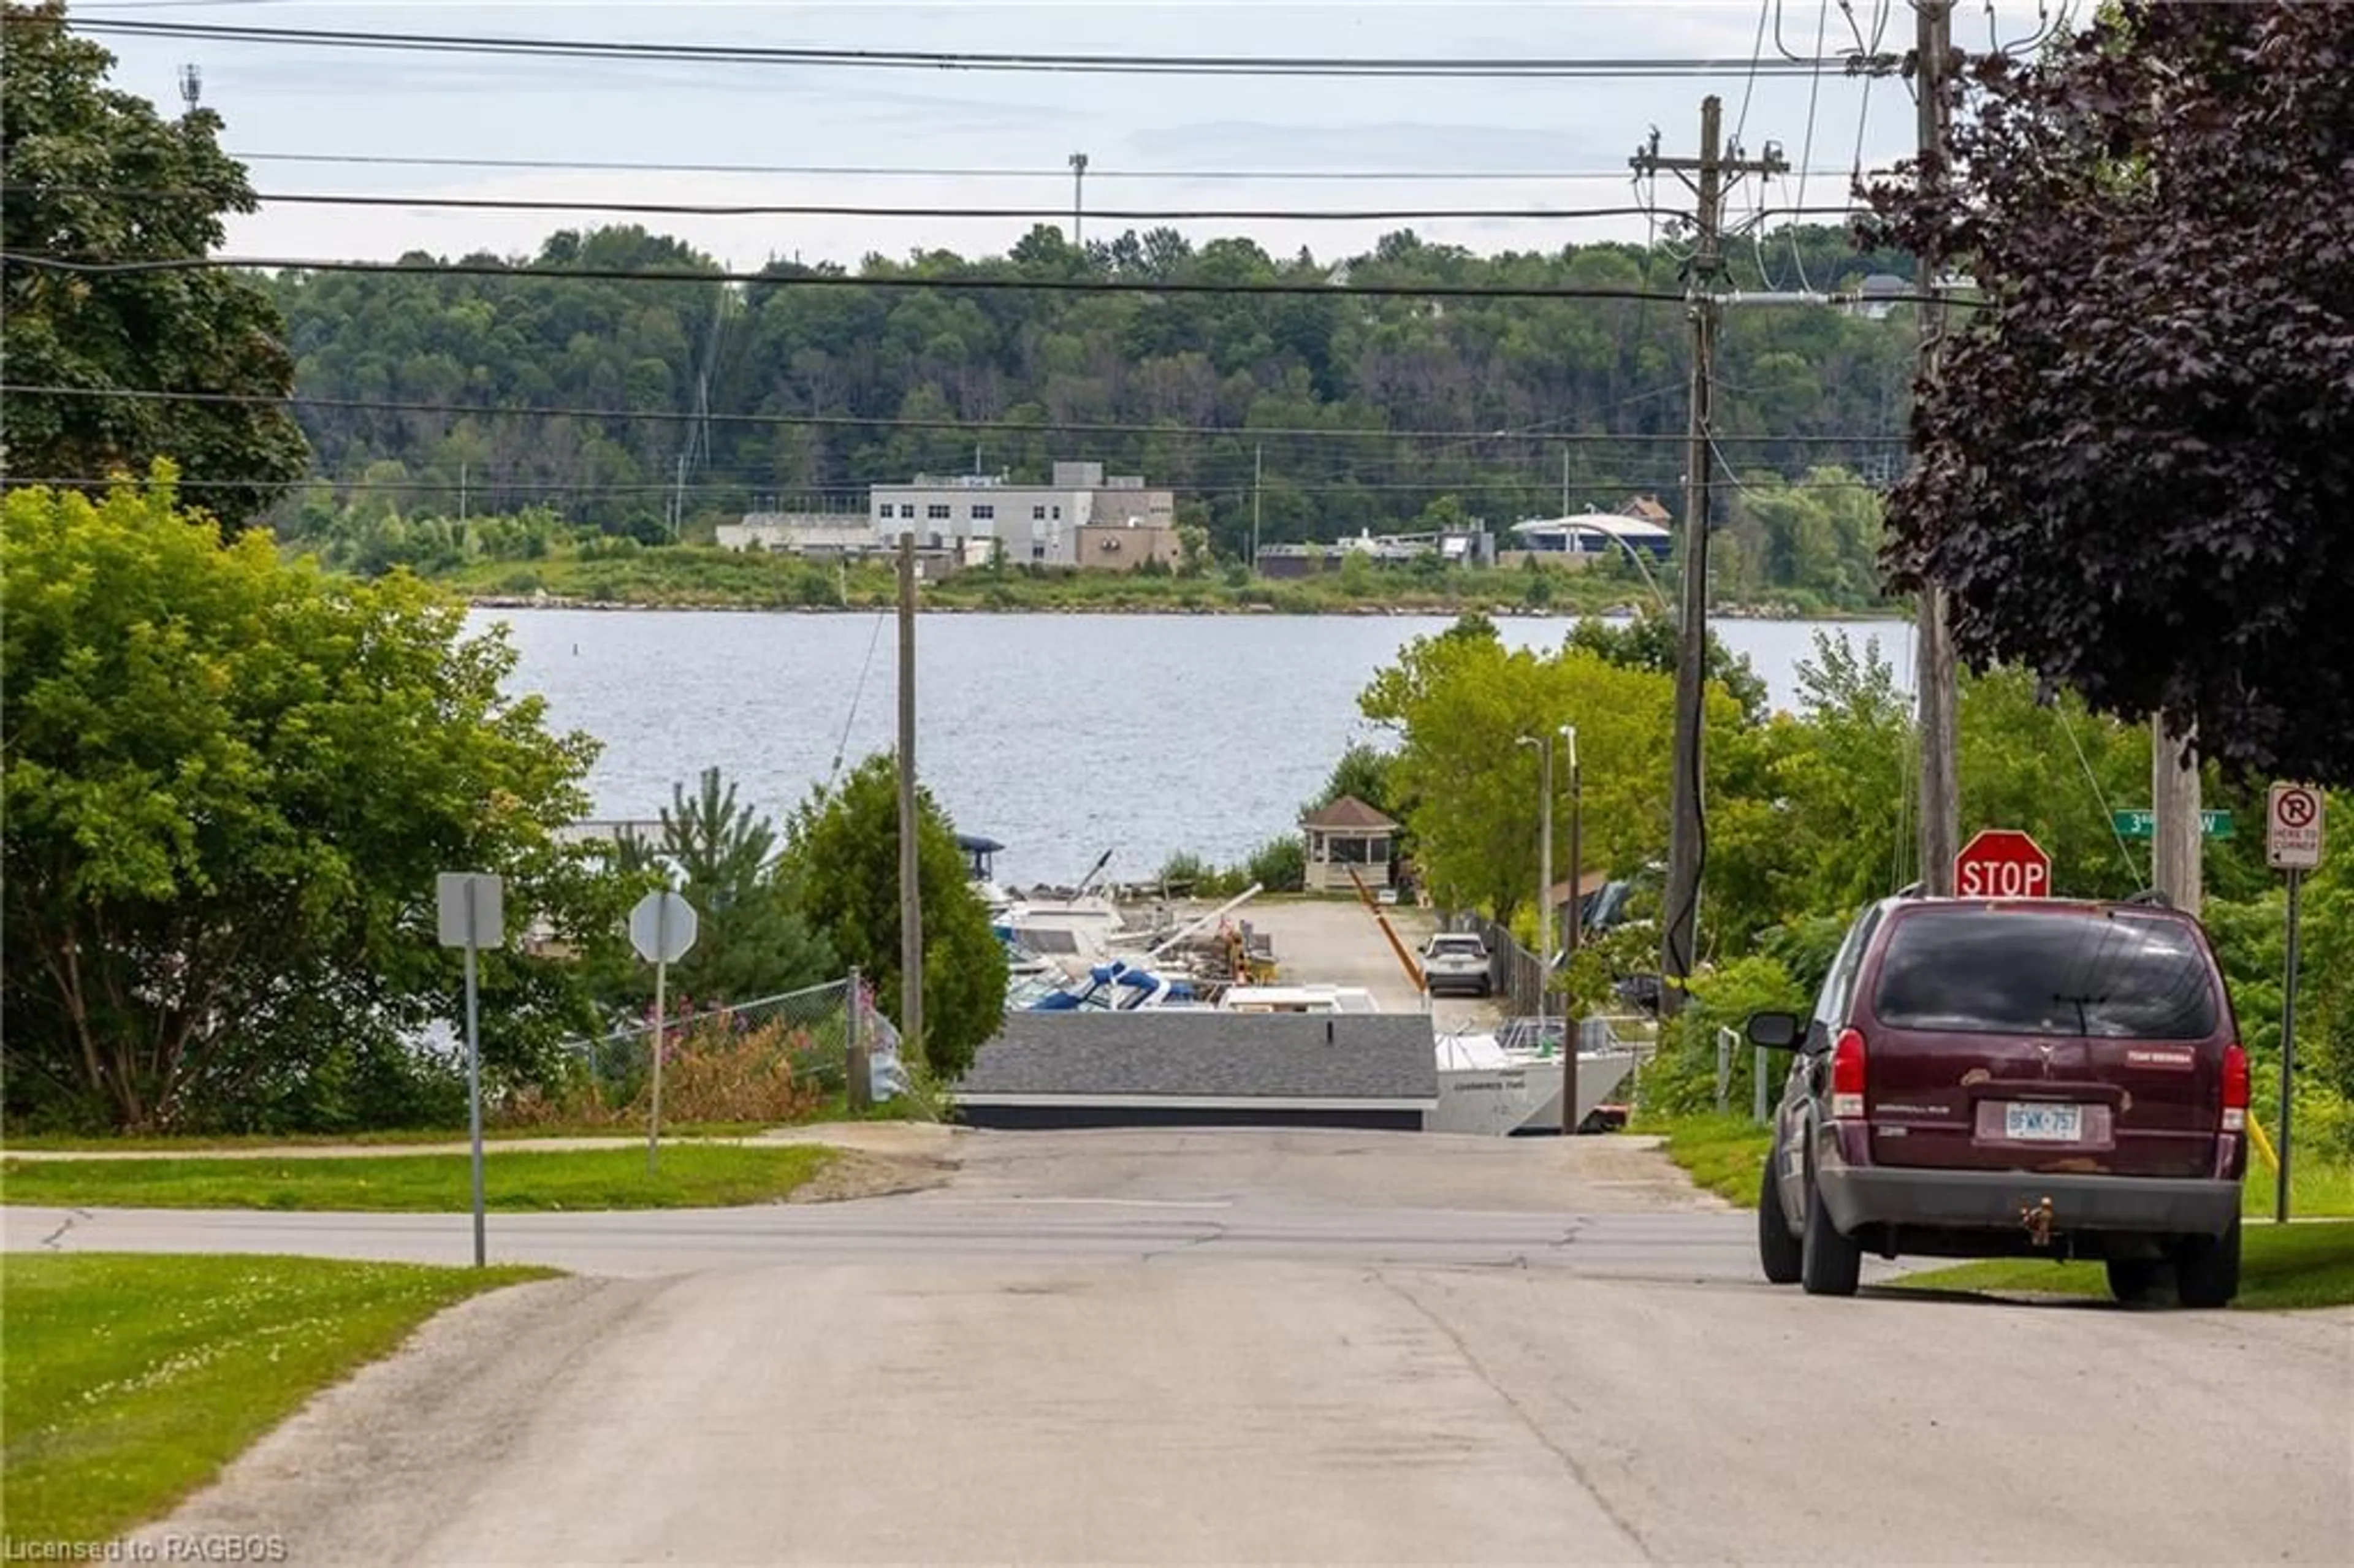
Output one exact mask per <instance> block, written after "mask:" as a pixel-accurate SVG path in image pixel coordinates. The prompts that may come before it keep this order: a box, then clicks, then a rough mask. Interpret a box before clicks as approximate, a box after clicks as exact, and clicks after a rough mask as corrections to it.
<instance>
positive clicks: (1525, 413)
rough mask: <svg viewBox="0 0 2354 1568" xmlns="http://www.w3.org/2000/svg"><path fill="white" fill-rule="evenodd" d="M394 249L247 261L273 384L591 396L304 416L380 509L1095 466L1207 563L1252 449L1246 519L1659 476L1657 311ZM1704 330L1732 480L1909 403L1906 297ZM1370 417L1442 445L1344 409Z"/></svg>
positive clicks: (1775, 268)
mask: <svg viewBox="0 0 2354 1568" xmlns="http://www.w3.org/2000/svg"><path fill="white" fill-rule="evenodd" d="M412 260H415V261H416V262H417V263H419V266H418V270H416V271H415V272H414V273H413V274H412V273H408V272H399V273H392V274H376V275H367V274H342V273H323V274H308V275H288V276H281V277H280V278H278V279H276V280H275V281H273V282H272V283H271V288H272V290H273V292H274V294H275V296H276V299H277V301H278V302H279V304H280V306H281V309H282V310H283V311H284V313H285V314H286V318H287V324H288V329H289V334H290V339H291V343H292V348H293V350H294V353H295V355H296V357H297V362H298V366H299V369H298V373H297V387H298V391H299V393H300V394H301V395H302V397H307V398H313V399H328V400H334V399H349V400H353V401H355V402H362V403H384V402H393V403H411V404H428V405H449V404H457V405H487V406H490V407H493V408H501V409H508V408H515V407H518V406H520V407H521V408H527V409H531V410H556V409H570V410H591V411H598V412H595V413H593V414H589V415H582V414H570V415H563V416H555V415H549V414H546V413H512V412H499V413H483V414H472V413H468V414H451V413H449V412H444V411H439V410H435V409H408V410H398V409H382V408H352V407H335V406H332V404H328V405H322V404H318V403H313V404H310V405H307V406H306V407H305V408H303V410H302V422H303V425H304V427H305V429H306V430H307V432H308V433H309V436H310V438H311V440H312V443H313V449H314V450H315V453H316V460H315V461H316V469H317V471H318V472H319V474H320V475H322V476H323V478H324V479H326V480H328V481H331V482H334V483H335V484H336V485H338V486H339V487H350V486H354V485H355V484H356V485H357V486H359V487H360V488H358V489H357V490H348V489H347V490H346V491H345V498H347V499H357V498H358V497H359V496H360V495H366V496H367V497H368V498H370V500H371V501H372V502H374V503H377V504H384V503H390V504H392V505H394V506H396V507H398V509H399V510H401V511H403V512H408V513H411V514H416V513H455V512H457V511H459V510H460V503H461V491H462V494H463V504H464V506H465V507H466V508H467V509H468V510H470V511H472V512H474V513H482V512H487V511H513V510H515V509H518V508H521V507H525V506H527V505H533V504H546V505H550V506H552V507H554V508H555V509H556V510H557V512H559V513H560V514H564V515H565V516H567V517H569V518H571V519H573V520H575V521H578V522H582V523H588V524H596V525H599V526H602V527H605V528H608V529H615V530H626V531H633V532H639V533H642V534H645V535H648V536H650V537H651V536H652V534H653V532H654V530H656V529H657V528H658V527H659V525H660V521H661V520H662V519H663V517H664V516H665V515H666V514H667V511H668V508H669V507H670V505H671V503H672V499H673V487H674V486H675V485H676V484H677V483H678V481H679V479H680V476H681V475H682V473H683V474H684V502H685V506H684V510H685V512H686V514H688V515H689V516H690V517H692V516H695V515H711V514H726V513H733V512H738V511H742V510H746V509H748V508H751V507H754V506H763V505H782V506H787V507H799V506H807V505H811V504H815V503H827V502H832V503H840V502H842V501H843V500H845V499H851V500H852V503H853V504H855V501H854V499H853V498H855V497H856V496H857V495H858V493H859V492H860V491H861V490H862V488H863V487H864V486H865V485H866V484H868V483H870V482H875V481H878V480H897V479H904V478H906V477H907V476H908V475H909V474H911V473H913V472H915V471H919V470H930V471H942V470H955V471H965V470H970V469H971V468H972V467H973V466H974V465H975V463H976V462H978V463H979V465H980V466H981V468H982V469H983V470H985V471H991V472H996V471H1011V472H1013V474H1015V475H1017V476H1023V475H1043V473H1044V469H1045V466H1046V464H1047V463H1048V462H1049V461H1053V460H1054V459H1056V458H1066V459H1067V458H1094V459H1101V460H1102V461H1105V462H1107V463H1108V464H1109V465H1110V466H1111V467H1112V468H1113V469H1114V470H1115V471H1121V472H1139V473H1142V474H1144V475H1146V476H1147V477H1148V478H1149V479H1150V481H1151V482H1154V483H1166V484H1169V485H1171V486H1172V487H1173V488H1175V489H1176V491H1177V492H1178V493H1179V496H1180V498H1181V503H1182V504H1184V505H1185V506H1186V507H1187V509H1188V510H1189V511H1191V512H1193V514H1194V515H1196V516H1199V517H1201V518H1202V519H1203V520H1204V521H1206V522H1208V523H1209V524H1211V527H1212V530H1213V535H1214V540H1215V542H1216V544H1217V546H1218V547H1219V548H1220V549H1221V551H1222V552H1225V553H1232V552H1233V551H1234V549H1235V546H1237V545H1238V544H1239V543H1240V542H1241V540H1242V538H1243V537H1244V536H1245V535H1246V533H1247V531H1248V528H1249V524H1250V514H1251V492H1252V476H1253V471H1254V462H1255V461H1263V465H1264V469H1263V471H1264V475H1265V478H1264V490H1263V494H1262V505H1263V514H1262V515H1263V524H1262V528H1263V532H1262V537H1263V538H1265V539H1267V540H1270V541H1274V540H1284V539H1299V538H1311V537H1312V538H1329V537H1332V536H1334V535H1338V534H1341V533H1353V532H1355V531H1356V530H1357V529H1359V528H1361V527H1366V526H1372V527H1375V528H1381V527H1385V526H1392V525H1395V524H1402V523H1405V522H1407V521H1409V520H1411V519H1413V518H1415V517H1416V516H1417V515H1419V514H1422V513H1423V511H1424V510H1425V508H1426V507H1427V506H1429V505H1430V504H1432V503H1434V502H1437V500H1438V499H1439V498H1440V497H1442V496H1447V495H1453V496H1456V497H1458V499H1459V501H1460V503H1461V504H1462V507H1463V509H1464V510H1465V511H1466V512H1467V513H1469V514H1472V515H1474V516H1483V517H1486V518H1487V519H1488V520H1489V521H1490V522H1491V523H1498V524H1502V523H1509V522H1511V521H1514V520H1516V519H1519V518H1522V517H1526V516H1532V515H1538V514H1553V513H1555V512H1558V511H1559V510H1560V507H1561V503H1562V499H1563V494H1564V485H1566V487H1567V493H1568V497H1569V500H1570V503H1571V505H1572V506H1573V507H1574V508H1576V509H1583V508H1585V506H1587V505H1589V504H1600V505H1615V504H1616V503H1617V502H1619V501H1621V500H1623V499H1624V498H1625V496H1626V494H1627V493H1628V491H1629V490H1646V491H1659V492H1661V493H1664V495H1665V496H1666V498H1667V499H1668V500H1669V502H1670V504H1671V505H1673V504H1674V502H1675V496H1674V487H1675V485H1676V483H1677V482H1678V476H1679V475H1680V474H1681V471H1682V466H1683V464H1682V455H1681V453H1682V449H1681V445H1680V444H1679V443H1678V440H1676V438H1678V437H1680V436H1681V432H1682V430H1683V426H1684V416H1685V397H1686V387H1685V380H1686V376H1687V367H1688V365H1689V359H1688V355H1687V348H1686V345H1687V342H1688V336H1687V330H1686V323H1685V320H1684V313H1683V312H1682V310H1681V308H1680V307H1679V306H1678V305H1677V304H1676V303H1675V302H1664V301H1640V300H1565V299H1537V300H1528V299H1517V300H1463V299H1412V298H1381V297H1364V296H1352V295H1345V294H1341V293H1339V292H1335V293H1333V294H1331V295H1330V296H1322V295H1319V294H1314V293H1309V294H1292V295H1266V296H1257V297H1247V296H1236V295H1231V294H1225V295H1221V294H1172V293H1161V294H1152V293H1148V292H1143V291H1096V292H1087V291H1061V292H1056V291H1043V290H1041V291H1030V290H1018V289H1017V290H1002V291H960V290H954V289H948V288H943V289H938V290H932V289H924V288H909V287H896V288H891V287H885V288H876V289H860V288H856V287H850V286H842V285H839V284H836V285H832V286H818V287H812V286H807V285H806V284H803V285H800V286H797V284H796V280H799V279H806V278H810V277H812V276H817V275H820V272H819V270H815V269H807V268H801V267H798V266H795V265H793V264H790V263H779V264H775V265H772V266H770V267H769V268H768V269H766V270H765V274H764V281H760V282H758V283H753V284H749V285H743V286H737V285H730V284H726V283H724V282H719V281H714V282H710V283H697V282H692V281H681V282H675V283H673V282H669V281H620V280H600V279H579V278H548V277H538V276H534V273H535V271H539V270H546V269H606V270H620V269H647V268H654V269H664V270H699V271H710V272H716V271H717V270H718V269H717V268H716V266H715V265H714V263H712V261H711V260H709V259H708V258H706V257H704V256H701V255H699V254H697V253H695V252H694V251H692V250H690V249H687V248H686V247H684V246H683V245H681V244H680V243H678V242H677V241H675V240H673V239H670V238H664V237H662V236H659V235H653V234H649V233H647V232H646V231H644V230H643V229H641V228H607V229H599V230H595V231H591V232H588V233H585V234H583V233H577V232H570V231H567V232H563V233H559V234H557V235H555V236H554V237H552V238H550V239H549V240H548V241H547V242H546V245H545V246H544V247H543V248H542V249H541V250H540V253H539V254H538V256H536V257H535V258H534V259H532V260H530V261H529V262H528V263H514V264H512V267H511V271H501V272H499V273H496V274H494V275H490V276H450V275H446V274H443V273H439V272H436V271H433V270H429V265H430V263H431V262H432V261H433V260H434V259H432V258H427V257H423V256H419V257H416V258H413V259H412ZM467 260H468V261H469V262H470V263H474V264H484V265H491V266H501V265H503V264H501V263H499V262H498V260H497V259H495V258H491V257H480V256H478V257H471V258H468V259H467ZM1679 260H1680V258H1679V253H1678V250H1677V249H1676V248H1675V247H1674V246H1673V245H1672V244H1670V243H1666V242H1663V243H1661V244H1660V245H1659V247H1658V248H1657V249H1653V250H1650V251H1649V252H1647V251H1646V250H1645V249H1644V248H1643V247H1641V246H1628V245H1619V244H1608V245H1594V246H1585V247H1576V248H1571V249H1564V250H1561V251H1558V252H1553V253H1548V254H1533V253H1520V254H1501V255H1496V256H1479V255H1474V254H1472V253H1470V252H1469V251H1467V250H1464V249H1458V248H1455V247H1449V246H1437V245H1430V244H1426V243H1424V242H1422V241H1420V240H1418V239H1417V238H1416V237H1415V236H1413V235H1412V234H1410V233H1401V234H1396V235H1393V236H1391V237H1389V238H1385V239H1384V240H1383V241H1382V242H1381V243H1380V245H1379V246H1378V247H1376V249H1374V251H1373V253H1372V254H1371V255H1369V256H1363V257H1358V258H1354V259H1352V260H1348V261H1346V262H1345V263H1341V265H1339V266H1336V265H1335V264H1334V263H1333V262H1332V261H1331V260H1317V259H1314V258H1311V257H1310V256H1307V255H1305V254H1303V255H1301V256H1299V257H1296V258H1293V259H1290V260H1276V259H1274V258H1271V257H1269V256H1267V254H1266V253H1265V252H1264V251H1262V250H1261V249H1259V248H1258V247H1257V245H1255V244H1253V243H1252V242H1251V241H1249V240H1247V239H1239V238H1236V239H1220V240H1215V241H1213V242H1211V243H1209V244H1206V245H1204V246H1201V247H1199V248H1196V247H1194V246H1193V245H1192V244H1190V243H1189V242H1187V241H1186V240H1185V239H1184V238H1182V237H1181V236H1179V235H1177V234H1176V233H1174V232H1173V231H1170V230H1165V229H1159V230H1154V231H1151V232H1149V233H1145V234H1142V235H1138V234H1134V233H1128V234H1122V235H1120V236H1119V237H1118V238H1113V239H1111V240H1108V241H1090V242H1089V244H1088V245H1087V248H1086V249H1083V250H1082V249H1074V248H1073V247H1071V246H1070V245H1068V244H1067V243H1066V241H1065V240H1064V238H1062V236H1061V234H1060V232H1059V231H1058V230H1056V229H1055V228H1048V227H1042V228H1038V229H1035V230H1034V231H1033V232H1032V233H1031V235H1030V236H1029V237H1028V238H1025V239H1023V241H1022V242H1021V243H1020V244H1019V245H1017V246H1016V247H1014V249H1013V251H1012V253H1011V254H1010V255H1008V256H1005V257H1002V258H991V259H987V260H965V259H962V258H960V257H958V256H955V255H951V254H948V253H944V252H925V253H920V254H918V255H916V256H914V257H912V258H910V259H908V260H896V261H895V260H884V259H881V258H870V259H869V260H867V261H866V262H865V263H864V266H863V267H862V269H861V270H860V271H859V273H858V274H857V275H858V276H861V277H874V278H891V279H904V278H908V277H920V278H938V279H940V280H943V281H949V280H955V279H971V278H995V279H1031V280H1038V281H1049V282H1052V281H1109V282H1129V281H1133V282H1138V283H1158V282H1195V283H1199V282H1222V283H1257V282H1269V281H1279V280H1284V281H1327V280H1330V281H1336V282H1339V281H1345V282H1346V283H1347V284H1349V285H1351V286H1364V285H1375V284H1423V283H1434V282H1435V283H1440V284H1445V285H1450V286H1455V287H1461V288H1473V289H1480V288H1506V287H1520V288H1560V287H1576V288H1628V289H1634V288H1650V289H1659V290H1674V289H1676V288H1678V287H1680V280H1679V274H1678V267H1679ZM1734 262H1735V272H1734V285H1735V287H1737V288H1742V289H1753V290H1754V289H1757V288H1761V287H1771V288H1779V289H1793V288H1798V287H1801V286H1811V287H1813V288H1818V289H1820V288H1827V287H1830V286H1834V285H1837V284H1840V283H1842V282H1845V283H1848V284H1852V283H1853V282H1854V281H1856V280H1857V279H1859V278H1860V277H1861V276H1863V275H1864V274H1866V273H1869V272H1887V273H1895V274H1899V275H1903V274H1904V273H1905V272H1906V270H1907V263H1906V262H1905V260H1904V259H1903V258H1901V257H1897V256H1893V255H1889V256H1880V255H1871V256H1859V255H1857V254H1856V253H1855V252H1854V251H1853V250H1852V249H1850V246H1849V244H1848V242H1847V240H1846V238H1845V236H1844V235H1843V234H1842V233H1841V232H1840V231H1839V230H1837V229H1831V228H1809V229H1801V230H1797V231H1794V232H1789V233H1783V234H1777V235H1773V236H1769V237H1765V238H1762V239H1760V240H1759V241H1758V242H1757V243H1755V245H1741V246H1737V247H1736V248H1735V250H1734ZM823 275H826V276H832V277H840V276H842V274H841V273H840V272H839V271H838V270H836V271H832V272H827V273H824V274H823ZM769 278H772V279H773V280H774V281H765V279H769ZM1720 342H1721V344H1722V348H1721V356H1720V359H1719V373H1718V375H1719V381H1720V386H1719V388H1718V415H1719V418H1718V429H1719V440H1720V446H1721V448H1722V455H1723V461H1724V462H1725V463H1726V464H1727V465H1728V466H1729V467H1730V468H1731V469H1732V470H1733V471H1734V472H1735V473H1737V474H1739V475H1741V476H1743V477H1744V478H1747V479H1752V480H1753V482H1756V481H1757V480H1760V479H1762V478H1763V477H1764V476H1765V475H1768V474H1780V475H1783V476H1785V477H1787V478H1789V479H1792V480H1801V481H1802V480H1803V478H1804V476H1805V475H1806V474H1807V473H1808V471H1811V470H1815V469H1817V468H1819V467H1822V466H1825V465H1840V466H1841V467H1843V468H1845V469H1847V470H1850V471H1853V472H1855V473H1860V474H1863V475H1865V476H1867V477H1872V478H1879V477H1883V476H1884V475H1885V473H1886V472H1887V465H1888V464H1889V463H1890V462H1891V461H1893V459H1894V458H1895V456H1896V454H1897V453H1898V452H1900V451H1901V440H1898V439H1897V438H1900V437H1901V433H1902V431H1903V418H1904V411H1905V407H1906V403H1907V399H1908V396H1909V380H1910V376H1911V366H1912V357H1913V344H1912V323H1911V318H1910V314H1909V313H1908V312H1906V311H1904V310H1903V309H1901V308H1900V309H1897V310H1896V311H1894V312H1893V313H1890V314H1889V317H1888V319H1886V320H1883V321H1872V320H1868V319H1865V318H1864V317H1863V316H1861V315H1860V314H1857V313H1853V312H1851V311H1849V310H1844V309H1840V308H1833V307H1826V306H1819V305H1788V304H1780V305H1758V306H1755V307H1751V306H1743V305H1735V306H1734V307H1731V308H1729V309H1728V310H1727V312H1726V323H1725V327H1724V330H1723V334H1721V339H1720ZM705 415H707V416H708V418H705V417H704V416H705ZM1088 427H1095V428H1092V429H1090V428H1088ZM1369 429H1377V430H1382V431H1394V432H1405V431H1417V432H1447V433H1448V434H1447V435H1445V436H1443V437H1440V436H1432V435H1429V434H1423V435H1404V434H1384V435H1381V436H1376V437H1368V436H1365V435H1363V434H1362V433H1359V434H1347V433H1342V432H1363V431H1365V430H1369ZM1489 432H1493V433H1492V434H1490V433H1489ZM1597 437H1601V438H1617V437H1625V438H1629V439H1627V440H1617V439H1599V440H1597V439H1595V438H1597ZM682 463H683V467H682ZM394 465H398V466H394ZM1823 493H1824V494H1826V495H1828V494H1829V493H1832V492H1831V490H1830V489H1829V487H1826V489H1825V491H1824V492H1823ZM1809 499H1813V498H1812V497H1810V498H1809ZM1865 499H1869V497H1866V498H1865ZM325 500H326V498H325V497H323V496H317V495H314V496H313V498H312V501H311V504H313V505H317V504H320V503H323V502H324V501H325Z"/></svg>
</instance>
